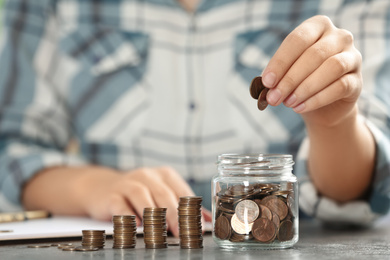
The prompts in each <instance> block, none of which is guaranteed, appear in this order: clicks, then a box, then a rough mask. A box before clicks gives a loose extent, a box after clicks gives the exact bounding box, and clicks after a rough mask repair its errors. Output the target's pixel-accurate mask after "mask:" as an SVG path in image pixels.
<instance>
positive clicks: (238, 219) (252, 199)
mask: <svg viewBox="0 0 390 260" xmlns="http://www.w3.org/2000/svg"><path fill="white" fill-rule="evenodd" d="M296 217H297V213H296V211H295V202H294V192H293V190H280V185H277V184H270V183H268V184H267V183H266V184H264V183H258V184H253V185H248V186H244V185H234V186H230V187H228V188H227V189H224V190H221V191H220V192H218V194H217V196H216V213H215V224H214V234H215V236H216V237H217V238H219V239H221V240H230V241H231V242H243V241H250V240H251V241H256V242H262V243H271V242H273V241H275V240H278V241H279V242H284V241H288V240H291V239H293V237H294V234H295V232H296V230H295V229H294V221H295V219H296Z"/></svg>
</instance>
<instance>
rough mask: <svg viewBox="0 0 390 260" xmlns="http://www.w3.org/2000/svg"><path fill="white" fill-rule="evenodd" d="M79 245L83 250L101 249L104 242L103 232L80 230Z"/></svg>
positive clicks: (104, 233) (104, 235)
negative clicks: (81, 234) (80, 239)
mask: <svg viewBox="0 0 390 260" xmlns="http://www.w3.org/2000/svg"><path fill="white" fill-rule="evenodd" d="M82 233H83V237H82V241H81V245H82V246H83V247H85V248H88V247H90V248H103V247H104V243H105V242H106V232H105V230H82Z"/></svg>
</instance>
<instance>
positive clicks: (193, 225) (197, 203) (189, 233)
mask: <svg viewBox="0 0 390 260" xmlns="http://www.w3.org/2000/svg"><path fill="white" fill-rule="evenodd" d="M201 203H202V197H197V196H190V197H180V200H179V207H178V214H179V235H180V247H181V248H185V249H195V248H203V236H202V205H201Z"/></svg>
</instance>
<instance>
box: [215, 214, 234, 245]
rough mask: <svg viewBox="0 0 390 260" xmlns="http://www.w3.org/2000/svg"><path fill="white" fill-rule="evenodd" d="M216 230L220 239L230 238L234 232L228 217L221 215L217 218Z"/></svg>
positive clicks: (216, 234)
mask: <svg viewBox="0 0 390 260" xmlns="http://www.w3.org/2000/svg"><path fill="white" fill-rule="evenodd" d="M214 232H215V236H216V237H218V238H219V239H222V240H225V239H229V237H230V235H231V233H232V229H231V227H230V223H229V220H228V219H227V217H225V216H223V215H221V216H219V217H218V218H217V219H216V220H215V225H214Z"/></svg>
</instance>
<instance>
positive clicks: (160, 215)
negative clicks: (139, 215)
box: [143, 208, 168, 248]
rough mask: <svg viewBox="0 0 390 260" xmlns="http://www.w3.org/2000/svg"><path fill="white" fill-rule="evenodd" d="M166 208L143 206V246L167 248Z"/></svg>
mask: <svg viewBox="0 0 390 260" xmlns="http://www.w3.org/2000/svg"><path fill="white" fill-rule="evenodd" d="M166 212H167V209H166V208H144V216H143V224H144V242H145V248H167V247H168V243H167V224H166Z"/></svg>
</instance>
